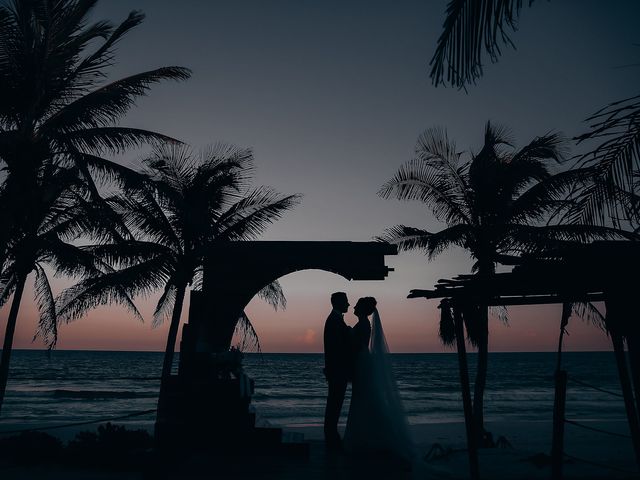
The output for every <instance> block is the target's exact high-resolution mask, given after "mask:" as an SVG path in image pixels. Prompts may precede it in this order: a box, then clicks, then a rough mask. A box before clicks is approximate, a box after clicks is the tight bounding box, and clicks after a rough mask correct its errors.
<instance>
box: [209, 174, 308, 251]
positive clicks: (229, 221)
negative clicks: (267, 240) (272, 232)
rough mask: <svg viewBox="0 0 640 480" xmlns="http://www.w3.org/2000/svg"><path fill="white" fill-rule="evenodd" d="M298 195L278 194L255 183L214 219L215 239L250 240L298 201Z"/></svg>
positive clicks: (299, 196) (299, 197)
mask: <svg viewBox="0 0 640 480" xmlns="http://www.w3.org/2000/svg"><path fill="white" fill-rule="evenodd" d="M301 198H302V196H301V195H287V196H284V197H283V196H282V195H280V194H279V193H277V192H276V191H275V190H273V189H271V188H267V187H259V188H256V189H254V190H252V191H251V192H249V193H248V194H247V195H246V196H245V197H244V198H242V199H241V200H240V201H238V202H236V203H235V204H234V205H233V206H232V207H231V208H230V209H229V210H227V211H226V212H225V213H223V214H222V215H221V217H220V218H219V220H218V222H217V223H218V229H219V231H218V233H217V235H216V240H217V241H235V240H251V239H254V238H256V237H257V236H258V235H260V234H261V233H262V232H264V230H265V229H266V228H267V227H268V226H269V225H271V224H272V223H274V222H275V221H276V220H278V219H280V218H281V217H282V215H283V214H284V213H285V212H287V211H289V210H291V209H292V208H293V207H294V206H296V205H297V204H298V203H300V200H301Z"/></svg>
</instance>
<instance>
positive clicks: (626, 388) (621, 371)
mask: <svg viewBox="0 0 640 480" xmlns="http://www.w3.org/2000/svg"><path fill="white" fill-rule="evenodd" d="M609 333H610V334H611V341H612V343H613V351H614V353H615V356H616V365H617V366H618V376H619V377H620V388H621V389H622V396H623V397H624V407H625V410H626V412H627V422H628V423H629V433H630V434H631V441H632V443H633V450H634V452H635V454H636V462H637V463H638V467H639V468H640V426H639V425H638V412H636V408H635V405H634V402H633V391H632V389H631V381H630V379H629V371H628V369H627V363H626V358H625V354H624V343H623V341H622V336H621V335H620V334H619V333H616V332H609Z"/></svg>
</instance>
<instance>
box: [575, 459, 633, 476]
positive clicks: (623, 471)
mask: <svg viewBox="0 0 640 480" xmlns="http://www.w3.org/2000/svg"><path fill="white" fill-rule="evenodd" d="M564 456H565V457H567V458H568V459H571V460H575V461H576V462H582V463H586V464H587V465H593V466H594V467H600V468H606V469H608V470H615V471H616V472H620V473H625V474H627V475H634V476H635V475H637V474H638V472H632V471H630V470H624V469H622V468H618V467H612V466H611V465H606V464H604V463H598V462H592V461H591V460H585V459H584V458H579V457H574V456H573V455H569V454H568V453H565V454H564Z"/></svg>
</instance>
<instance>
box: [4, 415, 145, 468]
mask: <svg viewBox="0 0 640 480" xmlns="http://www.w3.org/2000/svg"><path fill="white" fill-rule="evenodd" d="M152 448H153V438H152V437H151V435H149V433H148V432H147V431H145V430H128V429H126V428H125V427H124V426H121V425H113V424H111V423H107V424H104V425H100V426H98V428H97V430H96V431H82V432H79V433H77V434H76V436H75V437H74V438H73V439H72V440H70V441H69V442H68V444H67V445H64V444H63V442H62V441H60V440H59V439H58V438H56V437H54V436H51V435H49V434H47V433H45V432H39V431H31V432H24V433H21V434H20V435H15V436H12V437H6V438H3V439H0V460H1V461H2V463H3V464H8V465H12V464H14V465H15V464H17V465H68V466H70V467H73V468H83V467H86V468H100V469H101V470H126V469H137V468H141V467H145V466H147V465H148V464H149V458H150V456H151V454H152Z"/></svg>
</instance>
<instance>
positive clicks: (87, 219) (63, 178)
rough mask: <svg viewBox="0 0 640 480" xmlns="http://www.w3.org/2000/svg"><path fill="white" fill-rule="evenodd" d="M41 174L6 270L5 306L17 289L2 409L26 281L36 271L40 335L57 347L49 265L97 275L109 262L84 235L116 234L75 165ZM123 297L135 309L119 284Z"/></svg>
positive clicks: (59, 271)
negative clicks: (84, 242) (82, 240)
mask: <svg viewBox="0 0 640 480" xmlns="http://www.w3.org/2000/svg"><path fill="white" fill-rule="evenodd" d="M45 170H46V171H42V172H40V175H38V177H37V178H38V184H37V185H36V186H37V188H36V189H35V190H34V191H35V192H37V193H38V195H33V194H32V195H30V196H29V197H28V199H27V200H28V201H27V202H26V203H27V205H26V206H25V208H24V209H23V211H24V212H25V214H27V215H28V217H27V218H25V219H24V221H22V222H21V228H20V230H19V231H17V232H15V234H14V235H13V237H12V238H11V241H10V242H9V245H8V248H7V261H6V262H5V268H4V270H3V272H2V275H1V276H0V306H2V305H3V304H4V303H5V302H6V301H7V300H8V299H9V298H10V296H11V295H12V294H13V300H12V303H11V309H10V312H9V318H8V319H7V327H6V332H5V336H4V344H3V347H2V360H1V363H0V410H1V409H2V404H3V401H4V395H5V391H6V386H7V379H8V374H9V363H10V360H11V351H12V346H13V335H14V332H15V327H16V322H17V319H18V312H19V309H20V302H21V300H22V294H23V292H24V286H25V282H26V281H27V277H28V275H29V274H30V273H31V272H35V288H34V290H35V300H36V303H37V305H38V309H39V312H40V321H39V324H38V328H37V331H36V336H41V337H42V338H43V339H44V341H45V342H46V343H47V344H48V345H49V347H50V348H53V347H54V346H55V344H56V341H57V338H58V329H57V320H56V309H55V301H54V298H53V294H52V292H51V286H50V283H49V279H48V277H47V273H46V271H45V269H44V266H45V265H50V266H51V267H52V268H53V269H54V270H55V272H56V275H67V276H71V277H78V276H82V277H91V276H95V275H97V274H101V273H104V272H106V271H108V270H109V267H108V266H107V265H105V264H104V263H102V262H101V261H100V259H97V258H96V257H95V256H94V255H93V254H92V253H91V252H90V251H89V250H87V249H85V248H84V247H82V246H78V245H77V244H76V243H77V242H74V243H71V242H73V241H74V240H77V239H78V238H79V237H81V236H82V237H85V238H87V239H89V240H91V241H103V240H105V239H108V238H112V232H113V230H112V228H111V227H109V226H107V225H105V223H104V217H103V216H102V209H101V208H100V207H99V206H97V205H96V204H95V202H94V201H92V199H91V192H90V191H89V189H88V187H87V185H86V183H85V182H83V181H81V180H80V179H79V176H78V174H77V172H75V171H73V169H70V168H67V167H64V168H61V167H60V166H58V165H56V164H55V163H54V164H49V165H48V166H47V167H46V169H45ZM117 291H118V293H119V294H120V296H121V299H122V302H123V303H124V304H126V305H128V306H129V307H130V308H133V309H135V307H134V306H133V303H132V302H131V300H130V299H129V298H128V297H127V295H126V293H125V292H122V291H120V289H117Z"/></svg>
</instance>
